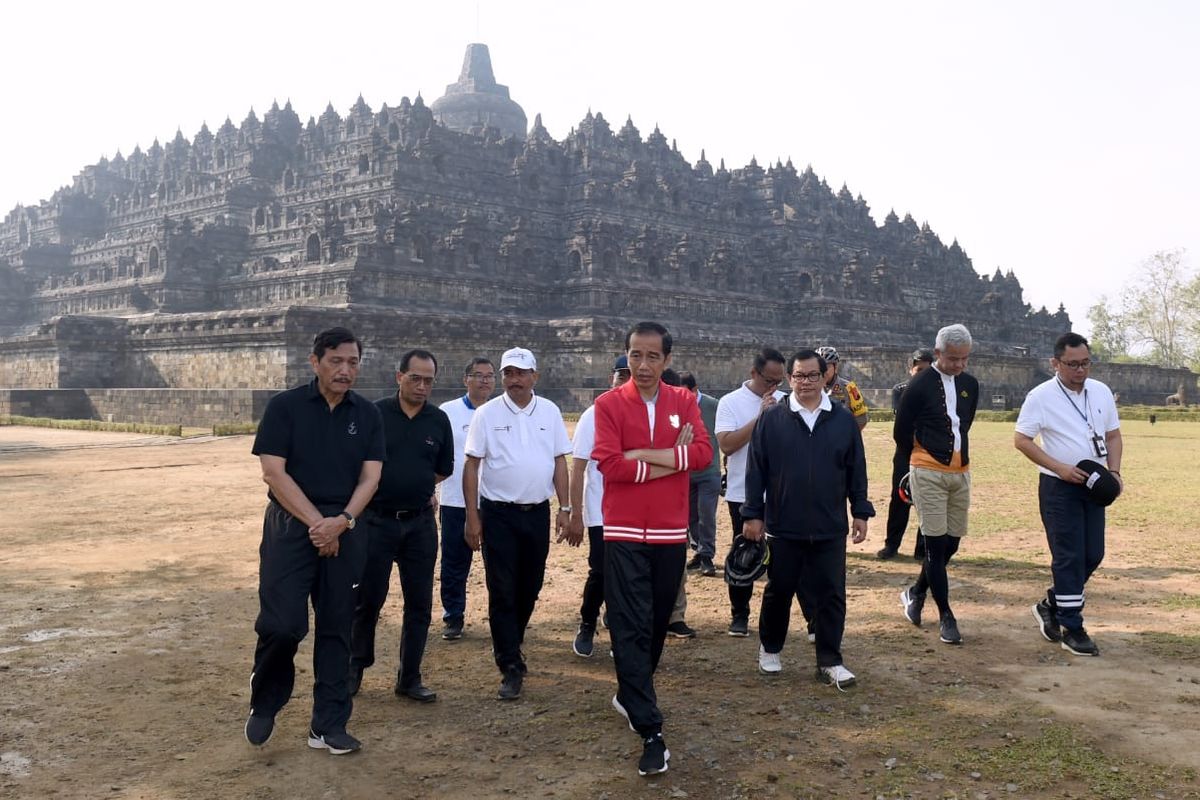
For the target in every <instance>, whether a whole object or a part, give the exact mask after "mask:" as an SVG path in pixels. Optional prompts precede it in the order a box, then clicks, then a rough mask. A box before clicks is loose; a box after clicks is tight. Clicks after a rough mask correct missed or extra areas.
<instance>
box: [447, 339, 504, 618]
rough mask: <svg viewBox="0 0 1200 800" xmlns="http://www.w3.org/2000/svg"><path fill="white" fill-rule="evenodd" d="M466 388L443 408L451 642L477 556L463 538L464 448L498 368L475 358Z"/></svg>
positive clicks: (464, 608)
mask: <svg viewBox="0 0 1200 800" xmlns="http://www.w3.org/2000/svg"><path fill="white" fill-rule="evenodd" d="M463 385H464V386H465V387H466V389H467V391H466V393H465V394H463V396H462V397H456V398H454V399H453V400H447V401H446V402H445V403H442V405H441V406H440V408H441V409H442V411H445V412H446V416H447V417H449V418H450V428H451V429H452V430H453V431H454V475H455V476H456V477H454V478H451V479H450V480H448V481H443V482H442V483H440V484H438V492H439V495H440V498H441V522H442V566H441V585H442V589H441V593H442V624H443V626H444V627H443V628H442V638H443V639H445V640H446V641H448V642H453V641H457V640H458V639H461V638H462V635H463V624H464V621H465V618H466V613H467V578H468V576H470V574H471V561H472V560H473V556H474V553H473V552H472V551H471V548H469V547H467V541H466V539H465V538H464V536H463V531H464V529H465V528H466V525H467V507H466V501H464V500H463V491H462V473H463V467H464V465H465V464H466V460H467V457H466V454H465V453H464V448H465V447H466V446H467V431H468V430H470V428H471V420H472V419H473V418H474V416H475V409H477V408H479V407H480V406H481V405H483V404H484V403H486V402H487V401H488V398H489V397H491V396H492V391H493V390H494V389H495V388H496V367H495V365H493V364H492V361H491V359H489V358H485V357H483V356H475V357H474V358H472V359H471V363H469V364H467V368H466V370H465V371H464V372H463Z"/></svg>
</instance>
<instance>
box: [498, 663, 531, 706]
mask: <svg viewBox="0 0 1200 800" xmlns="http://www.w3.org/2000/svg"><path fill="white" fill-rule="evenodd" d="M524 682H525V675H524V673H522V672H521V670H520V669H510V670H509V671H508V672H506V673H504V678H502V679H501V681H500V689H499V691H497V692H496V699H497V700H516V699H518V698H519V697H520V696H521V684H522V683H524Z"/></svg>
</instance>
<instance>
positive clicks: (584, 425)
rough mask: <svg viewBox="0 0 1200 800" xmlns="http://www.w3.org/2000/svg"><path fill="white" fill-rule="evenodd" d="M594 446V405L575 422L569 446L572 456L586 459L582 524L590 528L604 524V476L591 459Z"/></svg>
mask: <svg viewBox="0 0 1200 800" xmlns="http://www.w3.org/2000/svg"><path fill="white" fill-rule="evenodd" d="M595 446H596V407H595V406H588V408H587V410H586V411H584V412H583V413H582V414H581V415H580V416H579V422H577V423H575V441H574V443H573V445H572V447H571V457H572V458H582V459H584V460H585V461H587V469H586V470H585V471H584V473H583V524H584V525H586V526H587V527H589V528H591V527H594V526H596V525H603V524H604V513H603V511H601V508H600V506H601V504H602V503H603V501H604V476H603V475H601V474H600V467H599V465H597V463H596V462H595V461H594V460H593V459H592V448H594V447H595Z"/></svg>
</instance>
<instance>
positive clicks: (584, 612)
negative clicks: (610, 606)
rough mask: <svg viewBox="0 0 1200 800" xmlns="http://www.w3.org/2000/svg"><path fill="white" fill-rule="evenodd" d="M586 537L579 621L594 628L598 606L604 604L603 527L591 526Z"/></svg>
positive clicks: (598, 610) (598, 614) (598, 612)
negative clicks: (585, 572) (586, 564)
mask: <svg viewBox="0 0 1200 800" xmlns="http://www.w3.org/2000/svg"><path fill="white" fill-rule="evenodd" d="M587 535H588V574H587V580H585V581H584V582H583V602H581V603H580V605H579V621H580V622H582V623H583V624H584V625H591V626H592V627H593V628H594V627H595V626H596V617H598V616H600V604H601V603H603V602H604V526H603V525H591V526H589V527H588V529H587Z"/></svg>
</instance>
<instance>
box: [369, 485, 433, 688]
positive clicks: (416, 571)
mask: <svg viewBox="0 0 1200 800" xmlns="http://www.w3.org/2000/svg"><path fill="white" fill-rule="evenodd" d="M364 522H366V523H367V525H366V527H367V533H368V534H369V537H368V544H367V565H366V568H365V569H364V570H363V576H362V581H361V583H359V586H358V602H357V604H356V605H355V608H354V625H353V627H352V628H351V634H350V663H351V664H353V665H354V666H355V667H357V668H358V669H360V670H362V669H366V668H367V667H369V666H371V665H372V664H374V663H375V626H376V625H377V624H378V623H379V612H380V611H381V610H382V609H383V604H384V602H385V601H386V600H387V596H388V584H390V583H391V580H392V564H395V565H396V569H397V571H398V572H399V573H400V592H401V593H402V594H403V596H404V624H403V627H402V628H401V629H400V670H399V675H398V677H397V682H396V685H397V686H399V687H400V688H401V689H411V688H413V687H414V686H420V685H421V659H422V658H423V657H424V656H425V643H426V641H427V640H428V638H429V621H430V619H431V617H432V611H433V566H434V563H435V562H436V561H437V550H438V533H437V526H436V525H435V524H434V519H433V506H429V507H427V508H425V509H424V510H422V511H421V513H420V514H418V515H417V516H415V517H412V518H410V519H396V518H395V517H386V516H380V515H375V514H370V515H368V516H366V517H365V518H364Z"/></svg>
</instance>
